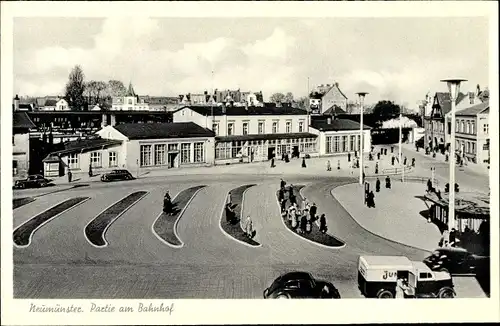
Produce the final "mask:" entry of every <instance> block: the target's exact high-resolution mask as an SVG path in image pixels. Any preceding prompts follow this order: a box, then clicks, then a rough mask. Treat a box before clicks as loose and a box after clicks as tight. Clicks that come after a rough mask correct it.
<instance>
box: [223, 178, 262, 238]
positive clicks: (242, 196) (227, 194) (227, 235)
mask: <svg viewBox="0 0 500 326" xmlns="http://www.w3.org/2000/svg"><path fill="white" fill-rule="evenodd" d="M255 186H257V185H256V184H252V186H251V187H248V188H247V189H245V190H244V191H243V194H241V212H243V202H244V200H243V198H244V194H245V192H246V191H247V190H248V189H250V188H252V187H255ZM240 187H241V186H240ZM238 188H239V187H236V188H234V189H238ZM234 189H231V190H229V191H228V192H227V193H226V197H224V199H225V200H224V204H223V205H222V210H221V212H220V218H219V229H220V230H221V231H222V234H224V235H225V236H226V237H227V238H230V239H231V240H234V241H237V242H239V243H241V244H244V245H245V246H247V247H250V248H262V247H263V246H262V243H260V242H257V241H255V242H257V243H258V244H259V245H258V246H252V245H250V244H248V243H246V242H244V241H241V240H238V239H236V238H234V237H232V236H230V235H229V234H228V233H227V232H226V231H224V229H223V228H222V222H223V221H222V216H223V215H224V208H225V207H226V203H227V196H229V193H230V192H231V191H233V190H234ZM242 220H243V219H242V218H241V213H240V222H239V224H240V228H241V229H242V230H243V227H242V226H241V221H242ZM243 231H244V230H243Z"/></svg>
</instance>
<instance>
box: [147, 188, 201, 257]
mask: <svg viewBox="0 0 500 326" xmlns="http://www.w3.org/2000/svg"><path fill="white" fill-rule="evenodd" d="M207 187H208V186H207V185H203V187H201V188H200V189H198V190H196V191H195V192H194V194H193V195H192V196H191V198H189V200H188V202H187V203H186V205H185V206H184V208H183V209H182V210H181V211H180V212H179V216H177V218H176V219H175V222H174V235H175V236H176V237H177V239H178V240H179V241H180V242H181V244H180V245H174V244H171V243H169V242H167V241H165V240H163V239H162V238H161V237H160V236H159V235H158V233H156V231H155V228H154V227H155V224H156V221H157V220H158V219H159V218H160V216H162V215H163V211H162V212H161V213H160V214H159V215H158V216H157V217H156V218H155V220H154V222H153V224H151V232H153V234H154V235H155V236H156V237H157V238H158V240H160V241H161V242H163V243H164V244H166V245H167V246H169V247H172V248H176V249H179V248H182V247H184V242H183V241H182V239H181V237H179V234H178V233H177V224H178V223H179V220H180V219H181V217H182V215H183V214H184V211H185V210H186V208H187V207H188V206H189V204H190V203H191V201H192V200H193V199H194V197H196V195H197V194H198V192H200V191H201V190H203V189H205V188H207ZM191 188H194V187H189V188H186V189H183V190H181V191H179V192H178V193H177V195H175V197H174V198H173V199H172V203H173V202H174V200H175V199H176V198H177V196H179V194H180V193H181V192H183V191H186V190H188V189H191Z"/></svg>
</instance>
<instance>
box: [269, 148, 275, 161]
mask: <svg viewBox="0 0 500 326" xmlns="http://www.w3.org/2000/svg"><path fill="white" fill-rule="evenodd" d="M275 150H276V148H275V147H268V148H267V159H268V160H270V159H272V158H273V157H274V156H275Z"/></svg>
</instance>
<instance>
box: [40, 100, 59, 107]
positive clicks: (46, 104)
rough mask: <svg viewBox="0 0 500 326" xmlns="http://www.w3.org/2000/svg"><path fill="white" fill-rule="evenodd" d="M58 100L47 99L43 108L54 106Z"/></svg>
mask: <svg viewBox="0 0 500 326" xmlns="http://www.w3.org/2000/svg"><path fill="white" fill-rule="evenodd" d="M57 102H58V100H53V99H48V100H46V101H45V103H44V105H43V106H56V104H57Z"/></svg>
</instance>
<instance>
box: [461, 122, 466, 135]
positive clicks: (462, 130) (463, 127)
mask: <svg viewBox="0 0 500 326" xmlns="http://www.w3.org/2000/svg"><path fill="white" fill-rule="evenodd" d="M464 129H465V122H464V121H463V120H462V121H460V132H461V133H463V132H464Z"/></svg>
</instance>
